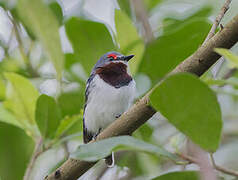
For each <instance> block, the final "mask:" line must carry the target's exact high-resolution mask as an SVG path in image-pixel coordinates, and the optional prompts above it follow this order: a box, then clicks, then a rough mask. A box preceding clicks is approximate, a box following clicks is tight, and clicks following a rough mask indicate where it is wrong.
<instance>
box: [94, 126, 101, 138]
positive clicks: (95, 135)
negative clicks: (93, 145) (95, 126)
mask: <svg viewBox="0 0 238 180" xmlns="http://www.w3.org/2000/svg"><path fill="white" fill-rule="evenodd" d="M101 130H102V128H99V130H98V132H97V133H96V134H94V135H93V140H94V141H96V139H97V136H98V135H99V134H100V132H101Z"/></svg>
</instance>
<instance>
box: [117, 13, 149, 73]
mask: <svg viewBox="0 0 238 180" xmlns="http://www.w3.org/2000/svg"><path fill="white" fill-rule="evenodd" d="M115 24H116V30H117V36H116V39H117V41H118V43H119V44H120V51H121V52H122V53H123V54H125V55H129V54H134V55H135V57H134V58H133V59H132V60H131V61H130V70H131V72H132V74H135V73H136V72H137V69H138V66H139V65H140V62H141V59H142V56H143V53H144V49H145V47H144V43H143V40H142V39H141V37H140V36H139V34H138V32H137V30H136V27H135V25H133V23H132V21H131V19H130V18H129V17H128V16H127V15H126V14H125V13H124V12H123V11H120V10H115Z"/></svg>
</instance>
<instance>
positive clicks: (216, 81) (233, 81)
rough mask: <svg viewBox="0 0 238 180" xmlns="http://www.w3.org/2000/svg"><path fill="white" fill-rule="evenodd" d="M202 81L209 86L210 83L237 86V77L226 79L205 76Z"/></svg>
mask: <svg viewBox="0 0 238 180" xmlns="http://www.w3.org/2000/svg"><path fill="white" fill-rule="evenodd" d="M203 81H204V82H205V83H207V84H208V85H210V86H212V85H217V86H224V85H227V84H229V85H231V86H234V87H236V88H238V79H237V78H231V79H226V80H224V79H212V78H205V79H204V80H203Z"/></svg>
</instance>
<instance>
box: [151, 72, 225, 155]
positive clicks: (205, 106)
mask: <svg viewBox="0 0 238 180" xmlns="http://www.w3.org/2000/svg"><path fill="white" fill-rule="evenodd" d="M150 98H151V104H152V106H153V107H154V108H156V109H157V110H159V111H160V112H161V113H162V114H163V115H164V116H165V117H166V118H167V119H168V121H169V122H170V123H172V124H173V125H174V126H175V127H176V128H177V129H178V130H180V131H181V132H183V133H184V134H185V135H187V136H188V137H189V138H191V140H192V141H193V142H194V143H196V144H198V145H200V146H201V147H202V148H203V149H205V150H208V151H212V152H214V151H215V150H216V149H217V148H218V146H219V141H220V137H221V131H222V120H221V110H220V106H219V104H218V101H217V98H216V95H215V93H214V92H213V91H212V90H211V89H210V88H209V87H208V86H207V85H206V84H205V83H204V82H202V81H201V80H199V79H198V78H197V77H195V76H194V75H191V74H187V73H181V74H176V75H172V76H169V77H168V78H167V79H165V80H164V81H163V82H162V83H161V84H160V85H159V86H158V87H157V88H156V89H155V90H154V91H153V93H152V94H151V96H150Z"/></svg>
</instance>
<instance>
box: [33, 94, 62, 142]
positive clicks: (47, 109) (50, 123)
mask: <svg viewBox="0 0 238 180" xmlns="http://www.w3.org/2000/svg"><path fill="white" fill-rule="evenodd" d="M35 118H36V122H37V125H38V127H39V130H40V132H41V135H42V137H44V138H49V139H52V138H53V137H54V136H55V133H56V130H57V128H58V126H59V124H60V120H61V114H60V110H59V108H58V106H57V104H56V102H55V100H54V98H52V97H50V96H47V95H44V94H42V95H41V96H40V97H39V98H38V100H37V105H36V117H35Z"/></svg>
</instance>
